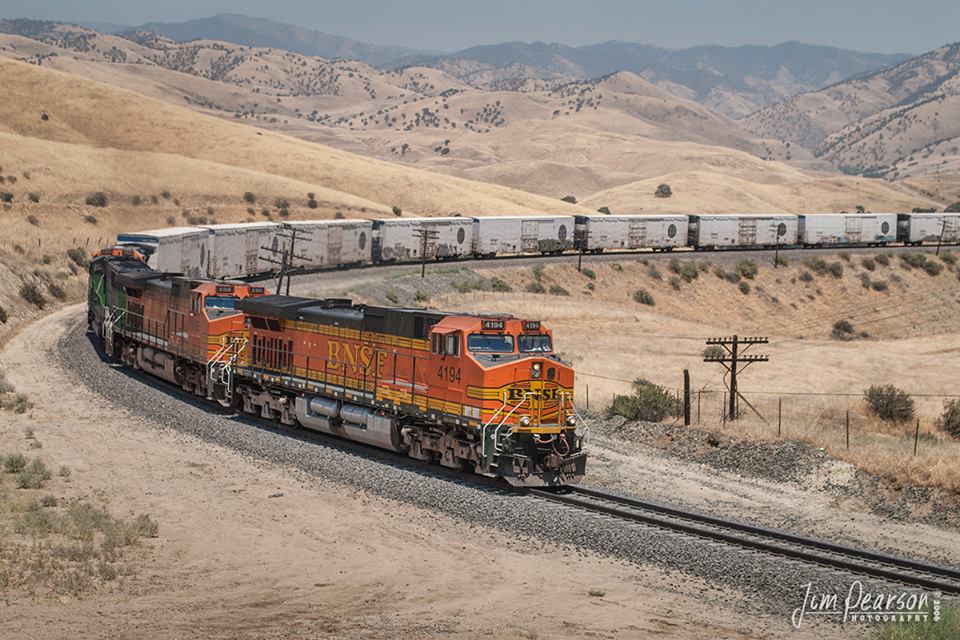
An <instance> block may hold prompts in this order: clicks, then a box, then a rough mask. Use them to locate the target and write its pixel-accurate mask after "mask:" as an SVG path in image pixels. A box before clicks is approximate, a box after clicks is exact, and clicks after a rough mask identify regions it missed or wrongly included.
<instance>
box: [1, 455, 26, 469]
mask: <svg viewBox="0 0 960 640" xmlns="http://www.w3.org/2000/svg"><path fill="white" fill-rule="evenodd" d="M26 466H27V458H26V456H24V455H23V454H22V453H8V454H7V455H6V456H5V457H4V458H3V470H4V471H6V472H7V473H20V472H21V471H23V470H24V468H25V467H26Z"/></svg>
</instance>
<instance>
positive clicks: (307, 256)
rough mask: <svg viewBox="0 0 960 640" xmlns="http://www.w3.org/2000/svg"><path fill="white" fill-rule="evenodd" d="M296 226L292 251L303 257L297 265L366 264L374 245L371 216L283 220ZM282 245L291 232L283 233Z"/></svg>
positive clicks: (310, 266)
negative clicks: (349, 218) (358, 218)
mask: <svg viewBox="0 0 960 640" xmlns="http://www.w3.org/2000/svg"><path fill="white" fill-rule="evenodd" d="M284 226H286V227H289V228H291V229H296V232H297V236H296V246H295V247H294V251H295V253H296V254H297V255H298V256H303V258H304V259H302V260H301V259H298V260H296V261H295V262H296V264H297V266H303V267H305V268H307V269H320V268H323V267H346V266H358V265H362V264H369V263H370V261H371V255H372V254H371V251H372V248H373V221H371V220H304V221H296V222H288V223H285V225H284ZM284 235H285V236H286V238H281V241H280V243H281V245H282V246H287V244H288V243H289V242H290V238H291V235H290V234H289V233H286V234H284Z"/></svg>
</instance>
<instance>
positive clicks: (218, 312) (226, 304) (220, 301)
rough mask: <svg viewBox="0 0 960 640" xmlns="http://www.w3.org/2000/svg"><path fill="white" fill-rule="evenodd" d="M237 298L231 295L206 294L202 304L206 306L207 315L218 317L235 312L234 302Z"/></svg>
mask: <svg viewBox="0 0 960 640" xmlns="http://www.w3.org/2000/svg"><path fill="white" fill-rule="evenodd" d="M237 300H238V298H234V297H233V296H207V297H206V299H204V301H203V305H204V306H205V307H206V308H207V317H210V318H219V317H221V316H229V315H233V314H234V313H237V311H236V303H237Z"/></svg>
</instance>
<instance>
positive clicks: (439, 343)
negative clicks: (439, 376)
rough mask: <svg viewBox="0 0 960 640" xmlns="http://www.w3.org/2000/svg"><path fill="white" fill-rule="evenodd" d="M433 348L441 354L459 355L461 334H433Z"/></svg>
mask: <svg viewBox="0 0 960 640" xmlns="http://www.w3.org/2000/svg"><path fill="white" fill-rule="evenodd" d="M431 350H432V351H433V352H434V353H438V354H440V355H445V356H452V357H454V358H456V357H458V356H459V355H460V334H458V333H447V334H440V333H435V334H433V340H432V349H431Z"/></svg>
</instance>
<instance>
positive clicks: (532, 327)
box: [523, 320, 540, 331]
mask: <svg viewBox="0 0 960 640" xmlns="http://www.w3.org/2000/svg"><path fill="white" fill-rule="evenodd" d="M523 330H524V331H540V321H539V320H524V321H523Z"/></svg>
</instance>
